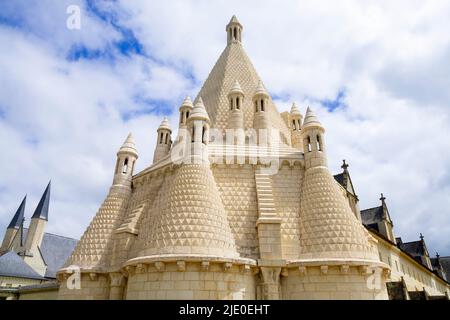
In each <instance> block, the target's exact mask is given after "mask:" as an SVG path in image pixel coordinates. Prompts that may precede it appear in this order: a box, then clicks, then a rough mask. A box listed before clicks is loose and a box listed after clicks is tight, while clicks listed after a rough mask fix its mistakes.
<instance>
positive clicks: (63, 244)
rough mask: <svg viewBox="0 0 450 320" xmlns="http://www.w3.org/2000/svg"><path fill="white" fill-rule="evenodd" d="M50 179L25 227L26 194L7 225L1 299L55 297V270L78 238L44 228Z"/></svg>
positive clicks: (0, 253)
mask: <svg viewBox="0 0 450 320" xmlns="http://www.w3.org/2000/svg"><path fill="white" fill-rule="evenodd" d="M50 187H51V186H50V183H49V184H48V185H47V188H46V189H45V191H44V194H43V195H42V197H41V199H40V201H39V203H38V205H37V207H36V209H35V211H34V213H33V215H32V217H31V221H30V224H29V227H28V228H25V227H24V221H25V207H26V196H25V197H24V199H23V200H22V202H21V204H20V206H19V208H18V209H17V211H16V213H15V214H14V216H13V218H12V219H11V222H10V223H9V225H8V227H7V228H6V232H5V235H4V237H3V241H2V244H1V247H0V299H56V298H57V292H58V284H57V282H56V272H57V271H58V269H60V268H61V267H62V266H63V264H64V262H65V261H66V260H67V258H68V257H69V255H70V253H71V252H72V250H73V249H74V247H75V245H76V243H77V240H75V239H72V238H67V237H63V236H59V235H55V234H51V233H47V232H45V228H46V225H47V222H48V216H49V206H50Z"/></svg>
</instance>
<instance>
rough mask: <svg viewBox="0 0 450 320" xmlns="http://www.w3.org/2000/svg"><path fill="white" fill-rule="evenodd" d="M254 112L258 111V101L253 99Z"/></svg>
mask: <svg viewBox="0 0 450 320" xmlns="http://www.w3.org/2000/svg"><path fill="white" fill-rule="evenodd" d="M255 112H258V101H255Z"/></svg>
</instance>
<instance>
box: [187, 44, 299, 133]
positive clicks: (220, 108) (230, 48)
mask: <svg viewBox="0 0 450 320" xmlns="http://www.w3.org/2000/svg"><path fill="white" fill-rule="evenodd" d="M259 80H260V77H259V75H258V74H257V72H256V70H255V68H254V66H253V64H252V62H251V61H250V59H249V57H248V56H247V54H246V53H245V51H244V49H243V46H242V45H241V44H240V43H236V42H232V43H230V44H229V45H227V46H226V48H225V50H224V51H223V52H222V54H221V55H220V57H219V59H218V60H217V62H216V64H215V65H214V67H213V69H212V70H211V72H210V74H209V76H208V78H207V79H206V81H205V83H204V84H203V86H202V88H201V90H200V92H199V94H198V96H197V98H196V100H195V101H197V100H198V98H199V97H202V98H203V101H204V104H205V106H206V110H207V112H208V115H209V118H210V119H211V127H213V128H218V129H226V127H227V123H228V116H229V101H228V94H229V92H230V91H231V89H232V88H233V86H234V84H235V82H236V81H238V82H239V84H240V87H241V89H242V91H243V93H244V95H245V96H246V97H249V98H248V99H245V100H244V102H243V106H242V110H243V112H244V119H245V123H244V126H245V128H252V126H253V116H254V107H253V104H252V99H251V97H253V95H254V93H255V92H256V90H257V88H258V83H259ZM264 90H265V89H264ZM267 112H268V118H269V119H270V123H271V125H272V127H274V128H276V129H278V130H280V132H281V133H282V134H283V136H284V137H285V140H286V141H290V130H289V129H288V128H287V126H286V124H285V122H284V121H283V119H282V118H281V116H280V114H279V112H278V110H277V109H276V106H275V104H274V103H273V102H272V100H271V99H269V106H268V108H267Z"/></svg>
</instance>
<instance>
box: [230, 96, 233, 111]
mask: <svg viewBox="0 0 450 320" xmlns="http://www.w3.org/2000/svg"><path fill="white" fill-rule="evenodd" d="M230 110H233V98H231V99H230Z"/></svg>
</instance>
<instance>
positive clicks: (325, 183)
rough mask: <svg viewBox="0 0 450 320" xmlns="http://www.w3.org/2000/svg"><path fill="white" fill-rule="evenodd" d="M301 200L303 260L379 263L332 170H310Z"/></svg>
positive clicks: (305, 179)
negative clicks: (362, 260) (350, 260)
mask: <svg viewBox="0 0 450 320" xmlns="http://www.w3.org/2000/svg"><path fill="white" fill-rule="evenodd" d="M300 199H301V200H300V212H301V213H300V214H301V222H300V258H301V259H333V258H335V259H367V260H374V261H378V260H379V257H378V254H377V249H376V248H375V247H373V246H372V245H370V244H369V234H368V232H367V230H365V229H364V227H363V226H362V224H361V223H360V222H359V221H358V220H357V219H356V217H355V216H354V214H353V212H352V210H351V209H350V206H349V204H348V202H347V200H346V199H345V198H344V196H343V195H342V193H341V191H340V190H339V187H338V185H337V183H336V182H335V181H334V178H333V177H332V176H331V174H330V172H329V171H328V168H326V167H323V166H320V167H313V168H310V169H308V170H306V172H305V177H304V180H303V187H302V192H301V197H300Z"/></svg>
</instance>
